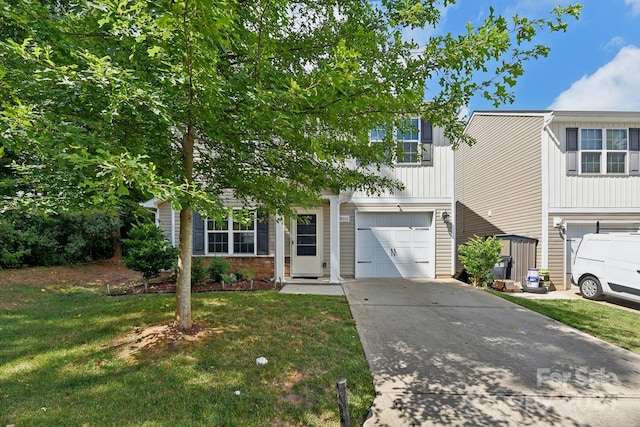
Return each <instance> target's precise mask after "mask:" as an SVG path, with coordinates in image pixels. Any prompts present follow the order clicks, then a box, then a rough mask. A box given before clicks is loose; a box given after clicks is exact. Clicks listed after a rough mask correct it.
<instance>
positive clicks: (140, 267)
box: [122, 224, 178, 279]
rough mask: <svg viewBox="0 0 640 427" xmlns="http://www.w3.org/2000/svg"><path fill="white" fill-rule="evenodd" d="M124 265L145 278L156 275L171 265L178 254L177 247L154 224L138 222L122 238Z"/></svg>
mask: <svg viewBox="0 0 640 427" xmlns="http://www.w3.org/2000/svg"><path fill="white" fill-rule="evenodd" d="M123 243H124V249H125V255H124V257H123V258H122V261H123V262H124V265H126V266H127V268H130V269H132V270H135V271H139V272H141V273H142V275H143V277H144V278H145V279H150V278H152V277H157V276H159V275H160V271H161V270H168V269H170V268H172V267H173V265H174V263H175V261H176V258H177V256H178V248H174V247H172V246H171V244H170V243H169V241H168V240H167V239H166V238H165V236H164V234H162V229H160V228H159V227H157V226H156V225H155V224H139V225H136V226H134V227H133V228H132V229H131V231H130V232H129V237H128V238H127V239H124V240H123Z"/></svg>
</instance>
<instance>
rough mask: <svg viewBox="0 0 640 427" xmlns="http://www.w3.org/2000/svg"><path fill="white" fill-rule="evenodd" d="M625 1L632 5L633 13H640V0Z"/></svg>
mask: <svg viewBox="0 0 640 427" xmlns="http://www.w3.org/2000/svg"><path fill="white" fill-rule="evenodd" d="M624 3H625V4H626V5H629V6H631V13H633V14H634V15H640V0H624Z"/></svg>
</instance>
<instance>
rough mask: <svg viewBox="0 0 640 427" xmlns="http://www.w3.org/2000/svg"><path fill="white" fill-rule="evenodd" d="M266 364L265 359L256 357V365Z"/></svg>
mask: <svg viewBox="0 0 640 427" xmlns="http://www.w3.org/2000/svg"><path fill="white" fill-rule="evenodd" d="M267 363H268V361H267V358H266V357H258V358H257V359H256V365H258V366H262V365H266V364H267Z"/></svg>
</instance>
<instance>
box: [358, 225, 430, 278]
mask: <svg viewBox="0 0 640 427" xmlns="http://www.w3.org/2000/svg"><path fill="white" fill-rule="evenodd" d="M431 218H432V215H431V214H430V213H424V212H423V213H401V214H389V213H375V214H374V213H364V214H360V215H359V216H358V228H357V230H356V254H357V260H356V276H357V277H432V276H433V271H432V266H433V265H432V263H431V262H430V261H431V259H430V258H431V257H433V247H432V245H433V236H432V230H430V229H429V226H430V224H431Z"/></svg>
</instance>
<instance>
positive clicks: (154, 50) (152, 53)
mask: <svg viewBox="0 0 640 427" xmlns="http://www.w3.org/2000/svg"><path fill="white" fill-rule="evenodd" d="M158 52H160V46H153V47H150V48H148V49H147V54H148V55H149V56H150V57H152V58H153V57H154V56H156V55H157V53H158Z"/></svg>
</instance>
